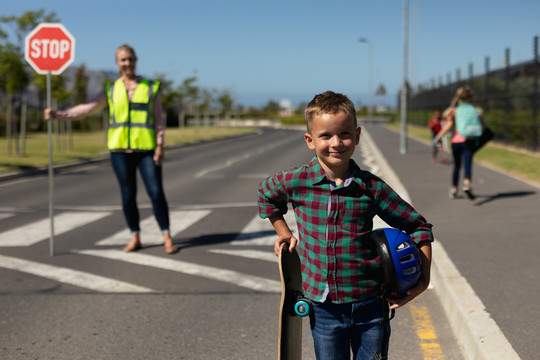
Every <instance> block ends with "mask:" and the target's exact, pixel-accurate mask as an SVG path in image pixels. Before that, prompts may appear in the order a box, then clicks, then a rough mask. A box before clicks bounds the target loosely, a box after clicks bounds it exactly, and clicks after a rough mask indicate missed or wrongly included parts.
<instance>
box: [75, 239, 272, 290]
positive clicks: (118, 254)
mask: <svg viewBox="0 0 540 360" xmlns="http://www.w3.org/2000/svg"><path fill="white" fill-rule="evenodd" d="M76 252H77V253H79V254H83V255H90V256H97V257H101V258H107V259H112V260H120V261H125V262H128V263H131V264H137V265H143V266H151V267H154V268H159V269H164V270H169V271H175V272H179V273H182V274H188V275H194V276H200V277H203V278H207V279H212V280H217V281H221V282H226V283H229V284H233V285H236V286H240V287H244V288H247V289H251V290H256V291H263V292H270V293H281V283H280V282H279V281H276V280H270V279H266V278H262V277H259V276H253V275H246V274H242V273H240V272H236V271H232V270H224V269H219V268H215V267H210V266H205V265H198V264H193V263H188V262H184V261H179V260H172V259H167V258H163V257H158V256H152V255H146V254H141V253H125V252H123V251H121V250H113V249H103V250H78V251H76Z"/></svg>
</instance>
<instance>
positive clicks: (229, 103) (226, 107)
mask: <svg viewBox="0 0 540 360" xmlns="http://www.w3.org/2000/svg"><path fill="white" fill-rule="evenodd" d="M217 101H218V103H219V105H220V106H221V111H222V112H223V113H224V114H230V113H231V111H232V109H233V106H234V99H233V97H232V94H231V91H230V90H228V89H225V90H223V91H221V93H220V94H218V98H217Z"/></svg>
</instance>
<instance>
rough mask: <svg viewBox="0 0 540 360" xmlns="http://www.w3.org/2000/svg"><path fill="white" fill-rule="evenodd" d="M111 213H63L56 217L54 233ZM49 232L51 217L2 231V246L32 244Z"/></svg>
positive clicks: (62, 231) (0, 241) (0, 243)
mask: <svg viewBox="0 0 540 360" xmlns="http://www.w3.org/2000/svg"><path fill="white" fill-rule="evenodd" d="M109 215H111V213H110V212H67V213H62V214H59V215H56V216H55V217H54V233H55V235H60V234H62V233H65V232H68V231H70V230H73V229H75V228H77V227H79V226H82V225H85V224H88V223H91V222H94V221H96V220H99V219H101V218H103V217H105V216H109ZM49 233H50V219H49V218H45V219H42V220H39V221H36V222H33V223H31V224H28V225H24V226H20V227H17V228H15V229H12V230H8V231H4V232H2V233H0V247H1V246H30V245H33V244H35V243H37V242H40V241H42V240H46V239H48V238H49Z"/></svg>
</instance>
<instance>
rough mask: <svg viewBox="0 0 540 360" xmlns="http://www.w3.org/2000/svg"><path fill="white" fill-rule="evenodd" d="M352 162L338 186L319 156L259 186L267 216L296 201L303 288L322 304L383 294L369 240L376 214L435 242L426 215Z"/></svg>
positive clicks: (415, 236)
mask: <svg viewBox="0 0 540 360" xmlns="http://www.w3.org/2000/svg"><path fill="white" fill-rule="evenodd" d="M350 163H351V166H350V167H351V174H352V175H351V177H350V178H349V179H347V181H344V182H343V183H341V184H340V185H339V186H337V187H334V186H332V181H331V180H330V179H329V178H328V177H327V176H326V173H325V172H324V170H323V168H322V167H321V165H320V164H319V162H318V160H317V157H316V156H315V157H314V158H313V159H312V160H311V162H310V163H309V164H306V165H304V166H301V167H297V168H292V169H288V170H284V171H281V172H279V173H277V174H276V175H273V176H270V177H268V178H267V179H265V180H264V181H262V182H261V183H260V185H259V188H258V202H259V215H260V216H261V217H262V218H268V217H271V216H277V215H283V214H285V213H286V212H287V210H288V203H291V205H292V208H293V209H294V213H295V218H296V221H297V225H298V232H299V239H298V240H299V244H298V245H299V246H297V250H298V254H299V256H300V259H301V262H302V281H303V287H304V291H305V293H306V296H308V297H309V298H310V299H312V300H314V301H317V302H320V301H325V300H327V299H329V300H330V301H332V302H333V303H350V302H355V301H362V300H365V299H368V298H372V297H374V296H377V295H379V293H380V285H381V284H382V280H383V274H382V268H381V266H380V258H379V257H378V254H377V250H376V248H375V244H373V243H372V242H371V241H368V238H367V235H368V233H369V232H370V231H371V230H372V229H373V218H374V217H375V215H379V216H380V217H381V218H382V219H383V220H384V221H385V222H386V223H388V224H389V225H390V226H392V227H394V228H397V229H401V230H403V231H405V232H406V233H408V234H409V235H410V236H411V238H412V240H413V241H414V242H415V243H417V244H418V243H419V242H423V241H433V233H432V232H431V227H432V225H431V224H429V223H427V221H426V220H425V219H424V217H423V216H422V215H420V214H419V213H418V212H416V210H414V208H413V207H412V206H411V205H409V204H408V203H407V202H405V201H404V200H403V199H401V198H400V197H399V195H398V194H397V193H396V192H395V191H394V190H392V188H390V186H388V185H387V184H386V183H385V182H384V181H382V180H381V179H380V178H378V177H377V176H375V175H373V174H372V173H370V172H368V171H364V170H361V169H360V168H359V167H358V165H357V164H356V163H355V162H354V160H352V159H351V160H350Z"/></svg>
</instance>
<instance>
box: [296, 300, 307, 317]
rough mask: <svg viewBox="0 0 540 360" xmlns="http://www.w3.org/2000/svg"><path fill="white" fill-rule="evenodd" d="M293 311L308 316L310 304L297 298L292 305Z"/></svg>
mask: <svg viewBox="0 0 540 360" xmlns="http://www.w3.org/2000/svg"><path fill="white" fill-rule="evenodd" d="M294 312H295V313H296V315H298V316H302V317H304V316H308V315H309V313H310V312H311V305H310V303H309V302H308V301H306V300H298V301H297V302H296V304H295V305H294Z"/></svg>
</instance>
